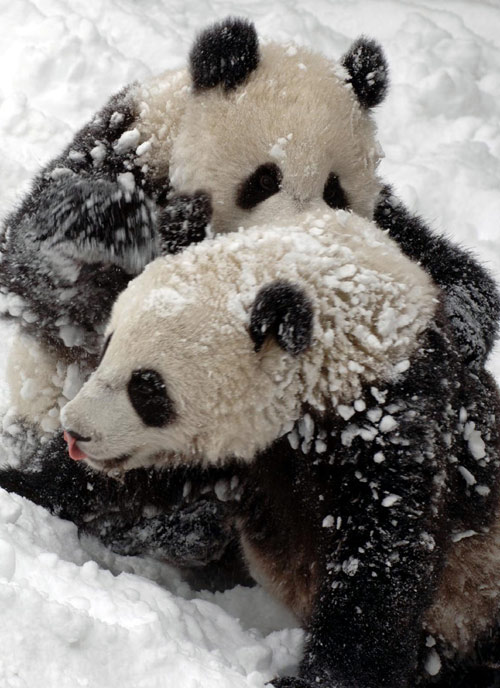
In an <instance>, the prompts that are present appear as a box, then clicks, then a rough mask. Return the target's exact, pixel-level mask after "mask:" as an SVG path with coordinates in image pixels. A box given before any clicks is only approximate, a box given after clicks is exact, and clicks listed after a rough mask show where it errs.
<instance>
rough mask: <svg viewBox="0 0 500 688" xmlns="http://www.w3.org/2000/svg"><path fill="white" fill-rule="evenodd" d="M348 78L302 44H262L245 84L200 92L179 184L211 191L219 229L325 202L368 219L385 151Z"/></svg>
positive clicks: (180, 145) (184, 130)
mask: <svg viewBox="0 0 500 688" xmlns="http://www.w3.org/2000/svg"><path fill="white" fill-rule="evenodd" d="M347 76H348V75H347V72H346V71H345V70H344V69H343V68H342V67H341V66H339V65H335V64H333V63H331V62H329V61H328V60H326V58H324V57H322V56H321V55H317V54H314V53H311V52H310V51H308V50H306V49H304V48H297V47H295V46H288V47H286V46H282V45H276V44H269V45H267V46H264V47H262V49H261V59H260V62H259V65H258V67H257V68H256V69H255V70H254V71H253V72H252V73H251V74H250V75H249V77H248V79H247V80H246V81H245V83H244V84H243V85H241V86H239V87H238V88H236V89H234V90H232V91H230V92H229V93H228V92H227V91H225V90H224V89H222V88H212V89H209V90H203V91H201V92H200V93H194V94H193V97H192V98H191V99H190V101H189V103H188V104H187V106H186V110H185V113H184V115H183V118H182V121H181V124H180V128H179V134H178V136H177V138H176V140H175V142H174V145H173V149H172V161H171V169H170V174H171V182H172V184H173V187H174V189H175V190H176V191H178V192H187V193H194V192H196V191H197V190H199V189H203V190H205V191H207V192H209V193H210V194H211V196H212V204H213V208H214V214H213V219H212V227H213V229H214V231H216V232H225V231H228V230H229V229H234V228H235V227H238V226H243V227H248V226H251V225H254V224H263V223H266V222H272V221H275V220H276V218H277V217H286V216H290V215H291V214H293V213H295V214H296V215H297V214H300V212H301V211H303V210H305V209H307V208H308V207H310V205H311V203H313V202H314V201H317V200H318V199H323V200H324V201H325V202H326V203H327V205H329V206H330V207H331V208H336V209H338V208H343V209H351V210H353V211H355V212H356V213H358V214H360V215H362V216H365V217H368V218H371V216H372V214H373V208H374V203H375V199H376V197H377V194H378V192H379V189H380V187H379V182H378V179H377V176H376V167H377V163H378V154H377V151H378V150H379V147H378V144H377V142H376V140H375V129H374V125H373V122H372V119H371V116H370V114H369V112H368V111H366V110H364V109H363V108H362V107H360V105H359V102H358V100H357V98H356V94H355V93H354V91H353V89H352V88H351V86H350V85H349V84H346V78H347ZM221 123H223V125H222V126H221Z"/></svg>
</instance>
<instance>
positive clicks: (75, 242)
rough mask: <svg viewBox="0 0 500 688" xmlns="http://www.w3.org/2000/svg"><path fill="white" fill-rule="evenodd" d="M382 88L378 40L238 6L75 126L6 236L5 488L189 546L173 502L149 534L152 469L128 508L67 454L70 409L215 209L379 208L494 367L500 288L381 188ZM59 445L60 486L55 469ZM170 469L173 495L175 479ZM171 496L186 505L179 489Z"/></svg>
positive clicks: (1, 477)
mask: <svg viewBox="0 0 500 688" xmlns="http://www.w3.org/2000/svg"><path fill="white" fill-rule="evenodd" d="M221 55H222V56H223V57H224V58H227V57H228V56H229V57H231V58H232V59H224V60H221V59H220V57H221ZM386 88H387V67H386V64H385V60H384V57H383V54H382V52H381V50H380V48H379V47H378V46H376V45H375V44H374V43H372V42H371V41H368V40H366V39H361V40H359V41H357V42H356V43H355V44H354V45H353V46H352V48H351V49H350V50H349V51H348V52H347V53H346V55H345V56H344V57H343V58H342V60H341V61H340V62H339V63H332V62H329V61H327V60H326V59H325V58H323V57H322V56H319V55H315V54H313V53H311V52H310V51H309V50H307V49H304V48H298V47H296V46H293V45H288V46H280V45H276V44H269V45H266V46H262V47H261V48H259V46H258V43H257V38H256V35H255V31H254V29H253V27H252V26H251V25H250V24H248V23H247V22H244V21H239V20H228V21H226V22H224V23H222V24H217V25H215V26H214V27H213V28H211V29H209V30H208V31H206V32H205V33H203V34H202V35H201V36H200V37H199V38H198V40H197V41H196V43H195V45H194V47H193V50H192V53H191V61H190V70H189V71H188V70H177V71H171V72H166V73H165V74H163V75H160V76H159V77H157V78H155V79H152V80H151V81H149V82H147V83H145V84H133V85H131V86H130V87H128V88H126V89H124V90H123V91H122V92H120V93H119V94H117V95H116V96H114V97H113V98H112V99H111V100H110V101H109V103H108V104H107V105H106V106H105V107H104V108H103V109H102V110H101V111H100V112H99V113H98V114H97V115H96V116H95V117H94V118H93V119H92V121H91V122H90V123H89V124H88V125H86V126H85V127H84V128H83V129H82V130H81V131H80V132H78V133H77V134H76V136H75V138H74V140H73V141H72V143H71V144H69V145H68V147H67V148H66V150H65V151H64V152H63V153H62V154H61V155H60V156H58V157H57V158H56V159H54V160H53V161H51V162H50V163H49V164H48V165H47V166H46V167H45V168H44V169H43V170H42V172H41V173H40V174H39V175H38V177H37V178H36V179H35V181H34V183H33V187H32V190H31V192H30V193H29V194H28V195H27V197H26V199H25V200H24V201H23V203H22V204H21V205H20V207H19V208H18V210H17V211H16V212H14V213H13V214H12V215H11V216H10V217H9V218H7V220H6V222H5V225H4V228H3V231H2V235H1V251H2V260H1V264H0V308H1V311H2V313H3V314H4V315H5V316H6V317H9V318H11V319H13V320H14V321H15V322H16V323H17V324H18V325H19V329H20V332H21V334H20V335H19V338H18V339H17V340H15V342H14V345H13V347H12V354H11V358H10V361H9V366H8V381H9V387H10V392H11V407H10V409H9V412H8V413H7V415H6V416H5V417H4V419H3V430H4V432H3V440H4V443H5V444H7V445H8V456H9V461H10V462H14V460H15V459H16V458H17V459H18V461H19V462H20V463H21V466H22V470H17V469H15V468H11V469H9V470H7V471H4V472H2V473H1V474H0V485H2V486H4V487H6V488H7V489H9V490H14V491H17V492H19V493H20V494H24V495H25V496H29V497H30V498H31V499H34V500H35V501H37V502H38V503H40V504H42V505H43V506H45V507H47V508H49V509H51V510H52V511H54V512H55V513H59V514H61V515H64V516H65V517H67V518H71V519H72V520H74V521H75V522H76V523H77V524H78V525H79V527H80V528H81V529H82V530H86V531H89V530H90V532H92V533H94V534H98V535H100V536H101V537H102V538H103V539H104V540H105V541H106V542H107V543H109V544H110V545H111V546H115V548H117V549H120V551H122V550H123V549H124V548H125V549H126V550H127V551H129V552H130V553H140V552H141V551H148V552H156V554H157V555H158V556H166V557H167V558H168V559H169V560H175V559H176V552H177V550H176V548H173V547H170V545H169V543H170V542H173V541H175V540H176V536H175V533H174V532H173V531H172V530H169V529H168V528H166V526H165V520H168V519H169V514H168V513H167V514H162V515H161V516H160V517H158V518H156V516H155V517H154V518H150V519H149V520H148V527H147V529H146V530H147V532H148V533H149V534H150V536H151V537H149V538H146V539H145V538H144V537H143V536H141V537H136V532H137V530H138V528H139V524H142V523H143V520H142V519H143V518H145V516H144V514H146V513H147V514H150V513H151V511H152V510H151V509H150V506H151V505H150V501H151V499H152V497H151V492H150V487H149V486H150V481H149V477H148V476H146V475H144V476H142V478H141V477H138V478H137V481H136V482H134V488H133V495H134V508H133V509H129V508H128V505H129V503H130V500H131V497H130V492H127V490H124V492H123V494H121V493H120V489H119V486H118V487H117V486H116V485H111V484H110V485H107V483H106V480H105V479H104V478H101V479H100V480H97V479H96V478H95V476H93V475H92V474H91V473H89V472H88V471H86V470H84V468H83V467H82V466H81V465H78V464H75V463H72V462H68V461H65V458H66V457H65V454H64V450H63V447H64V445H63V444H62V442H61V440H60V437H59V436H58V432H60V424H59V412H60V409H61V407H62V406H64V404H65V403H66V402H67V401H68V400H69V399H71V398H72V397H73V396H74V395H75V394H76V392H77V391H78V389H79V388H80V386H81V384H82V382H83V381H84V380H85V379H86V377H87V376H88V375H89V373H90V372H91V371H92V370H93V369H94V368H95V366H96V364H97V361H98V351H99V349H100V347H101V345H102V334H103V330H104V326H105V322H106V319H107V317H108V315H109V312H110V309H111V305H112V303H113V301H114V299H115V298H116V296H117V295H118V294H119V293H120V292H121V291H122V289H124V288H125V286H126V285H127V283H128V281H129V280H130V279H131V277H133V276H134V275H136V274H137V273H139V272H140V270H141V269H142V268H143V267H144V265H146V263H147V262H148V261H149V260H151V259H153V258H154V257H155V256H157V255H158V254H159V253H165V252H175V251H178V250H180V249H181V248H183V247H184V246H186V245H188V244H190V243H192V242H195V241H199V240H200V239H202V238H203V237H204V236H205V228H206V224H207V222H208V220H209V219H210V216H211V215H212V218H211V219H212V231H214V232H224V231H227V230H228V229H234V228H236V227H237V226H239V225H241V226H247V227H248V226H250V225H252V224H255V223H257V222H273V223H274V222H277V221H278V220H279V218H280V217H283V218H284V217H285V216H288V217H289V216H291V215H293V214H294V213H295V214H297V215H298V214H300V213H301V212H303V210H304V209H306V208H307V207H308V206H309V204H311V203H314V202H317V200H318V199H319V198H321V197H322V198H323V199H324V200H325V202H326V203H327V204H328V205H330V206H331V207H334V208H335V207H336V208H339V207H340V208H342V207H345V208H348V209H353V210H355V211H356V212H358V213H359V214H361V215H364V216H366V217H368V218H371V216H372V214H373V212H374V209H375V217H376V219H377V221H378V222H379V224H380V225H381V226H382V227H384V228H385V229H388V231H389V233H390V234H391V235H393V236H394V237H395V238H396V240H397V241H398V242H399V243H400V245H401V247H402V248H403V250H404V251H405V252H406V253H408V254H409V255H410V257H411V258H413V259H415V260H417V261H420V262H421V264H422V266H423V267H424V269H427V270H428V271H429V273H430V274H431V276H432V278H433V279H434V280H435V282H437V284H438V285H444V287H445V293H446V297H445V298H444V308H445V310H446V311H447V315H448V317H449V320H450V322H451V323H452V325H453V327H454V328H455V330H456V332H457V333H458V332H460V340H459V341H460V344H461V351H462V353H463V360H464V364H466V365H468V366H469V365H472V366H473V367H474V368H475V369H476V368H477V369H479V370H482V365H483V363H484V359H485V357H486V354H487V353H488V351H489V350H490V348H491V344H492V341H493V338H494V335H495V333H496V320H497V315H498V312H499V300H498V296H497V292H496V289H495V287H494V285H493V282H492V280H491V278H490V277H489V276H488V275H487V273H486V272H485V271H484V270H483V269H482V268H481V267H480V266H479V265H478V264H477V263H476V262H475V261H474V260H473V259H471V258H470V257H469V256H468V255H467V254H466V253H465V252H464V251H462V250H461V249H459V248H457V247H454V246H452V245H450V244H448V243H447V242H446V240H444V239H442V238H441V237H436V236H433V235H432V234H431V233H430V232H429V231H428V230H427V228H426V227H425V225H424V224H423V223H422V222H420V221H418V220H417V219H415V218H412V217H411V216H410V215H409V214H408V213H407V212H406V210H405V209H404V208H403V207H401V206H400V205H397V204H396V203H395V202H394V201H393V200H391V199H388V198H387V196H386V193H385V191H382V192H380V189H381V184H380V181H379V179H378V177H377V174H376V167H377V159H378V156H379V147H378V144H377V142H376V138H375V129H374V124H373V121H372V115H371V109H372V108H373V106H374V105H377V104H378V103H379V102H380V101H381V100H382V99H383V97H384V95H385V91H386ZM200 132H201V133H202V136H201V137H200ZM242 132H244V133H245V135H244V136H242ZM318 141H319V142H320V145H318ZM200 189H201V190H203V191H204V192H205V194H209V195H210V197H211V201H212V203H211V208H210V207H209V204H208V203H207V200H206V195H204V194H202V195H199V194H197V192H198V191H199V190H200ZM172 193H173V194H174V196H172ZM193 193H195V194H197V195H196V196H195V201H194V202H192V201H191V200H190V198H188V195H189V196H192V194H193ZM175 194H177V195H175ZM179 194H181V195H180V196H179ZM212 210H213V214H212ZM436 256H439V258H436ZM464 266H466V267H467V269H466V270H464V269H463V267H464ZM58 456H59V458H60V461H61V464H60V472H59V480H58V481H57V483H56V484H57V489H55V487H54V483H49V482H47V481H48V480H49V477H47V481H46V479H45V476H46V475H47V476H51V475H52V473H53V465H54V463H55V462H56V461H57V457H58ZM44 467H46V472H45V470H44ZM139 472H140V471H139ZM206 479H207V480H208V481H209V483H210V484H212V483H213V482H214V480H212V478H210V477H208V478H206V476H205V475H203V476H202V477H201V478H200V481H201V483H203V481H205V480H206ZM158 480H159V481H160V482H162V485H163V487H162V491H163V492H165V491H166V492H168V490H169V487H168V485H169V481H170V480H171V478H170V476H165V475H163V474H160V475H159V476H158ZM215 480H217V477H215ZM195 482H196V481H195ZM174 483H175V481H174ZM87 484H89V485H91V486H92V488H93V489H92V494H91V495H90V492H89V491H88V490H82V491H81V492H80V493H78V494H79V498H77V497H76V493H75V486H76V485H87ZM200 489H201V490H203V489H204V488H203V486H202V487H200ZM68 494H71V495H73V497H74V498H73V499H71V500H68V499H67V495H68ZM163 503H164V504H165V505H166V504H170V503H173V504H178V495H177V488H176V486H175V485H174V486H173V487H172V495H171V501H170V502H169V499H166V500H165V502H163ZM104 504H109V514H106V513H105V510H104V509H103V508H102V505H104ZM124 504H125V508H123V505H124ZM213 507H214V503H213V502H212V503H211V504H210V509H211V510H212V509H213ZM166 508H167V507H166ZM189 509H190V510H191V509H192V506H191V505H190V506H189ZM153 511H155V510H154V509H153ZM190 513H191V511H190ZM200 513H201V512H200ZM131 514H134V516H136V517H137V519H138V520H137V523H136V525H137V527H136V528H134V527H132V526H131V520H130V517H131ZM92 517H94V518H92ZM223 517H224V515H223V514H221V518H223ZM155 523H156V525H157V528H156V529H155ZM189 523H192V519H191V518H190V519H189ZM124 532H128V533H129V539H128V541H127V542H124V541H125V540H126V536H125V535H124ZM113 533H115V537H114V536H113ZM200 537H202V535H200ZM212 549H213V551H214V552H219V551H220V548H219V547H218V545H217V543H214V547H213V548H212ZM209 550H210V544H209V543H207V551H209ZM180 559H182V561H183V562H184V560H185V559H184V557H180ZM194 559H196V557H194ZM201 559H203V558H201ZM200 563H201V561H200ZM203 563H204V562H203ZM205 584H206V583H205Z"/></svg>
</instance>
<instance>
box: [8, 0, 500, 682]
mask: <svg viewBox="0 0 500 688" xmlns="http://www.w3.org/2000/svg"><path fill="white" fill-rule="evenodd" d="M310 7H311V5H310V3H306V2H305V0H277V1H276V2H275V3H272V4H270V3H268V2H267V1H265V0H252V2H251V3H248V2H246V3H243V2H242V0H211V2H210V3H209V4H205V3H203V4H200V3H198V2H195V0H169V1H168V2H164V1H162V0H151V1H150V2H148V3H139V2H134V0H106V2H102V1H95V2H94V1H92V2H88V1H85V0H16V2H10V3H9V2H7V1H6V0H3V1H1V0H0V16H1V18H2V21H1V26H0V34H1V43H0V45H1V48H0V50H1V52H2V60H1V62H0V137H1V138H0V140H1V141H2V155H1V156H0V177H1V179H2V184H1V186H0V214H2V215H3V214H5V213H6V212H8V211H9V210H11V209H12V207H13V204H14V203H15V199H16V197H18V194H19V193H20V192H21V191H22V190H23V189H25V188H26V186H27V184H28V182H29V179H30V178H31V177H32V176H33V174H34V173H35V172H36V171H37V170H38V169H39V168H40V166H41V164H42V163H43V162H45V161H47V160H48V159H49V158H50V157H52V156H53V155H54V154H55V153H57V152H58V151H59V150H60V149H61V148H62V147H63V145H64V144H66V143H67V142H68V141H69V140H70V139H71V136H72V134H73V132H74V131H75V130H76V128H77V127H78V126H80V125H81V124H83V123H84V122H85V121H86V120H87V119H88V117H89V116H90V115H91V114H92V113H93V112H94V111H95V110H96V109H97V108H98V107H99V106H100V105H101V104H103V103H104V102H105V100H106V99H107V97H108V96H109V95H110V94H111V93H112V92H114V91H116V90H118V89H119V88H120V87H121V86H122V85H124V84H125V83H127V82H130V81H132V80H134V79H142V78H144V77H146V76H148V75H150V74H153V73H157V72H159V71H161V70H163V69H165V68H167V67H171V68H177V67H180V66H181V65H182V64H183V63H184V61H185V57H186V55H187V52H188V50H189V47H190V45H191V42H192V40H193V37H194V35H195V33H196V31H198V30H199V29H200V28H202V27H203V26H205V25H206V24H207V22H210V21H212V20H214V19H221V18H223V17H225V16H227V15H228V14H233V15H240V16H248V17H250V18H251V19H252V20H254V21H255V23H256V26H257V29H258V31H259V33H260V34H261V35H263V36H268V37H274V38H277V39H280V40H281V39H283V40H289V39H293V40H295V41H297V42H299V43H302V44H305V45H309V46H312V47H314V48H315V49H317V50H321V51H323V52H324V53H325V54H327V55H330V56H332V57H338V56H339V55H340V54H341V53H342V52H343V51H344V50H345V49H346V48H347V47H348V45H349V43H350V41H351V39H353V38H354V37H356V36H357V35H359V34H360V33H365V34H368V35H371V36H373V37H374V38H376V39H378V40H379V41H380V42H381V43H382V44H383V45H384V48H385V50H386V53H387V56H388V59H389V63H390V65H391V81H392V86H391V90H390V94H389V97H388V99H387V101H386V102H385V103H384V104H383V105H382V106H381V107H380V108H379V109H378V112H377V120H378V123H379V126H380V140H381V143H382V146H383V148H384V150H385V153H386V158H385V160H384V161H383V162H382V166H381V172H382V175H383V176H384V177H385V178H386V179H387V180H388V181H390V182H391V183H392V184H393V185H394V186H395V187H396V189H397V191H398V193H399V194H400V195H401V196H402V197H403V199H404V200H405V201H406V202H407V203H408V204H409V205H410V207H411V208H412V209H413V210H415V211H418V212H420V213H421V214H422V215H423V216H424V217H426V218H427V219H428V220H429V221H430V222H431V223H432V224H433V225H434V226H435V227H436V228H438V229H440V230H445V231H446V232H448V233H449V234H450V235H451V236H453V237H454V238H456V239H457V240H459V241H460V242H462V243H463V244H465V245H467V246H470V247H471V248H473V249H474V250H475V252H476V253H477V254H478V255H479V257H480V258H481V259H482V260H484V261H485V262H486V263H487V264H488V265H489V266H490V267H491V268H492V269H493V270H494V271H495V273H496V274H497V275H500V242H499V241H498V232H499V230H498V218H499V217H500V36H499V34H498V30H497V27H498V25H499V23H500V8H499V7H498V5H496V6H495V3H492V2H489V1H488V0H475V1H474V2H473V3H472V2H466V1H465V0H413V1H410V0H378V1H377V3H373V2H372V1H371V0H316V1H315V3H314V11H311V9H310ZM0 335H1V344H0V383H1V380H2V378H3V366H4V362H5V354H6V351H7V346H8V338H9V331H8V328H6V327H5V326H2V329H1V331H0ZM491 367H492V369H493V370H494V371H495V372H496V374H497V376H500V353H497V355H496V356H494V357H493V359H492V361H491ZM4 398H5V389H4V387H2V386H1V384H0V402H1V401H2V399H4ZM0 608H1V610H2V624H1V625H0V647H2V650H3V651H2V657H1V658H0V685H1V686H5V687H6V688H35V687H36V688H52V687H55V686H57V687H58V688H65V687H66V686H68V687H70V686H71V688H74V687H76V686H89V687H92V688H100V687H101V686H102V688H114V686H119V687H120V688H138V687H140V686H144V687H147V688H155V687H156V686H158V687H159V686H162V687H170V686H176V688H177V687H178V688H191V687H193V688H194V687H195V686H201V685H203V686H204V688H207V687H210V686H214V688H215V686H217V688H220V687H224V686H228V687H229V686H231V687H232V688H236V687H238V686H256V687H257V686H263V685H264V683H265V681H266V680H269V679H270V678H272V676H273V675H275V674H276V673H287V672H288V671H290V670H292V669H293V667H294V665H296V662H297V658H298V656H299V653H300V645H301V642H302V634H301V632H300V631H298V630H296V629H295V628H294V627H295V625H296V624H295V622H294V621H293V619H291V618H290V616H289V615H287V614H286V613H285V612H284V611H283V610H282V609H280V608H279V607H278V605H276V604H275V603H273V602H272V601H271V600H270V598H268V597H267V596H266V595H265V594H264V593H263V592H262V591H261V590H259V589H254V590H244V589H236V590H233V591H228V592H226V593H224V594H219V595H215V596H214V595H208V594H204V595H200V594H194V593H192V592H191V591H190V590H189V589H188V588H187V586H185V585H184V584H183V583H181V582H180V580H179V578H178V576H177V574H176V573H175V571H172V570H171V569H168V568H167V567H165V566H162V565H161V564H159V563H158V562H154V561H153V560H151V559H149V560H136V559H131V558H123V557H117V556H113V555H111V554H110V553H109V552H106V551H105V550H104V549H103V548H102V547H101V546H99V545H98V544H97V543H95V542H93V541H90V540H85V541H83V542H80V541H79V540H78V538H77V536H76V531H75V528H74V527H73V526H72V525H71V524H68V523H65V522H62V521H59V520H58V519H55V518H53V517H51V516H49V515H48V514H47V513H46V512H44V511H43V510H42V509H40V508H38V507H35V506H33V505H32V504H30V503H29V502H26V501H24V500H22V499H20V498H18V497H16V496H12V495H8V494H6V493H4V492H2V493H0Z"/></svg>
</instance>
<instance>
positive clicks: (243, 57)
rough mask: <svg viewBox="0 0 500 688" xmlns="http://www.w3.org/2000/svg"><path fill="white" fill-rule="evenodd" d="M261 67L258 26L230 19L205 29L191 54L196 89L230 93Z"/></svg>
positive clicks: (243, 20)
mask: <svg viewBox="0 0 500 688" xmlns="http://www.w3.org/2000/svg"><path fill="white" fill-rule="evenodd" d="M258 64H259V41H258V38H257V32H256V31H255V26H254V25H253V24H252V23H251V22H249V21H247V20H246V19H236V18H232V17H229V18H228V19H225V20H224V21H222V22H219V23H217V24H214V25H213V26H210V27H209V28H208V29H205V31H203V32H202V33H201V34H200V35H199V36H198V38H197V39H196V41H195V44H194V45H193V47H192V49H191V52H190V54H189V65H190V71H191V78H192V80H193V86H194V88H195V90H197V91H200V90H203V89H206V88H213V87H214V86H219V85H221V86H223V87H224V89H225V90H226V91H230V90H232V89H234V88H236V87H237V86H239V85H240V84H242V83H243V82H244V81H245V80H246V78H247V77H248V75H249V74H250V73H251V72H253V70H254V69H256V68H257V66H258Z"/></svg>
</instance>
